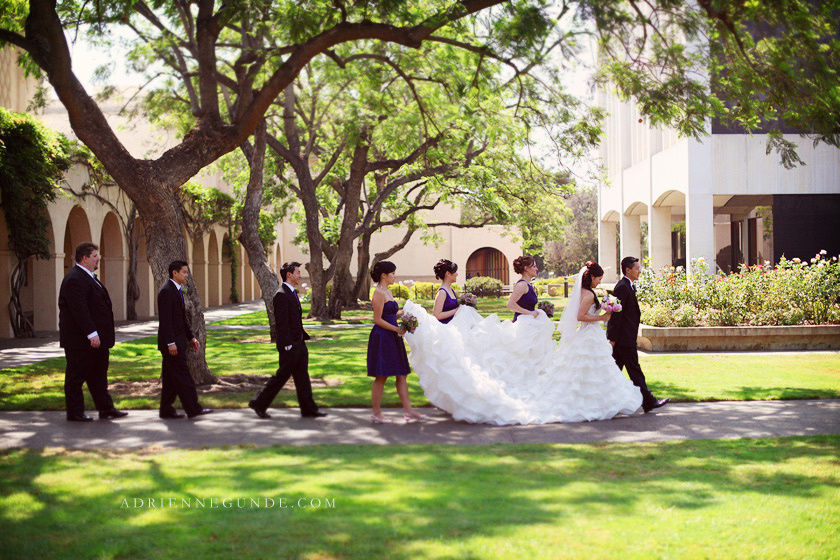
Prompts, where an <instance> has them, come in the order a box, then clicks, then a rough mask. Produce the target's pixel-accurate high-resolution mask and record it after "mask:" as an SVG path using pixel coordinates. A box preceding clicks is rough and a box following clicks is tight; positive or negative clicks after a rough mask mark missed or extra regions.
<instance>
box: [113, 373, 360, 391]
mask: <svg viewBox="0 0 840 560" xmlns="http://www.w3.org/2000/svg"><path fill="white" fill-rule="evenodd" d="M270 377H271V376H270V375H247V374H244V373H237V374H233V375H220V376H218V381H217V382H216V383H213V384H212V385H198V386H197V387H196V389H198V392H199V393H200V394H206V393H216V394H234V393H255V392H257V391H259V390H260V389H262V388H263V387H264V386H265V383H266V381H268V380H269V378H270ZM342 384H344V381H342V380H340V379H321V378H319V377H313V378H312V388H313V389H321V388H323V387H334V386H336V385H342ZM160 390H161V385H160V378H158V377H153V378H149V379H143V380H141V381H117V382H115V383H109V384H108V391H109V392H111V393H115V394H117V395H130V396H133V397H153V396H158V395H160ZM283 390H284V391H294V390H295V382H294V380H293V379H289V380H288V381H287V382H286V384H285V385H284V386H283Z"/></svg>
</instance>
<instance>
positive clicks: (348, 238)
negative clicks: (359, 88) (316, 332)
mask: <svg viewBox="0 0 840 560" xmlns="http://www.w3.org/2000/svg"><path fill="white" fill-rule="evenodd" d="M369 150H370V143H369V142H368V130H367V128H363V129H362V132H361V134H360V138H359V143H358V144H357V145H356V147H355V149H354V150H353V161H352V162H351V163H350V175H349V177H348V178H347V180H346V181H345V182H344V185H343V187H344V188H343V196H342V199H343V203H344V216H343V217H342V220H341V230H340V233H339V238H338V248H337V250H336V252H335V258H334V259H333V260H332V266H334V267H335V282H334V283H333V289H332V294H331V297H330V307H329V316H330V318H331V319H340V318H341V308H342V307H343V306H344V305H347V304H349V303H351V302H352V303H355V300H354V299H352V296H353V288H354V285H353V277H352V276H351V274H350V261H351V260H352V259H353V241H354V240H355V238H356V227H357V226H358V225H359V207H360V206H361V197H362V186H363V185H364V182H365V175H366V174H367V156H368V151H369Z"/></svg>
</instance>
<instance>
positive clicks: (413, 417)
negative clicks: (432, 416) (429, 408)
mask: <svg viewBox="0 0 840 560" xmlns="http://www.w3.org/2000/svg"><path fill="white" fill-rule="evenodd" d="M403 418H405V421H406V422H411V421H412V420H417V421H418V422H419V421H421V420H425V419H426V418H428V416H426V415H425V414H420V415H419V416H413V415H411V414H409V413H407V412H404V413H403Z"/></svg>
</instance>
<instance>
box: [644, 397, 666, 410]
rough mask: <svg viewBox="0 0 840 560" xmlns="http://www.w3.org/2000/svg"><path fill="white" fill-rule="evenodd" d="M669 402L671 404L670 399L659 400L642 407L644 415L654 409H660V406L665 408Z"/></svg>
mask: <svg viewBox="0 0 840 560" xmlns="http://www.w3.org/2000/svg"><path fill="white" fill-rule="evenodd" d="M669 402H671V399H659V400H657V401H654V403H653V404H652V405H650V406H646V407H644V410H645V413H648V412H650V411H651V410H653V409H654V408H660V407H662V406H665V405H666V404H668V403H669Z"/></svg>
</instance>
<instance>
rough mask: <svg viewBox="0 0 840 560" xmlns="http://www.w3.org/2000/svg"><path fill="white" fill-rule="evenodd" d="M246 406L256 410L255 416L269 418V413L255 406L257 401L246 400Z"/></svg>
mask: <svg viewBox="0 0 840 560" xmlns="http://www.w3.org/2000/svg"><path fill="white" fill-rule="evenodd" d="M248 408H250V409H251V410H253V411H254V412H256V413H257V416H259V417H260V418H271V414H269V413H268V412H266V411H265V410H262V409H259V408H257V403H256V402H254V401H248Z"/></svg>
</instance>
